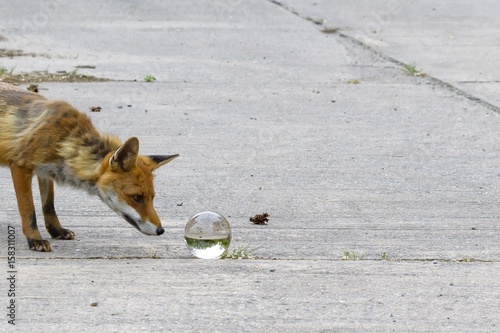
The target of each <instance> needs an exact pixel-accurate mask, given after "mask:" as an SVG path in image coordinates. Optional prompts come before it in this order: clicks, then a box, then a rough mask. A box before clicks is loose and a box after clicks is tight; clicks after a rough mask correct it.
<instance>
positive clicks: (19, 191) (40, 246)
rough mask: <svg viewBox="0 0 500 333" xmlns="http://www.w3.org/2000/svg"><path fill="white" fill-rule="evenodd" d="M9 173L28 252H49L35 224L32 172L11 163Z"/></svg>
mask: <svg viewBox="0 0 500 333" xmlns="http://www.w3.org/2000/svg"><path fill="white" fill-rule="evenodd" d="M10 172H11V174H12V181H13V183H14V189H15V191H16V198H17V206H18V208H19V214H20V215H21V221H22V226H23V228H22V229H23V234H24V235H25V236H26V239H27V240H28V245H29V247H30V250H33V251H41V252H50V250H51V249H50V243H49V242H48V241H46V240H44V239H42V236H41V235H40V231H38V226H37V224H36V214H35V206H34V204H33V193H32V191H31V181H32V178H33V170H31V169H28V168H25V167H20V166H18V165H17V164H15V163H11V164H10Z"/></svg>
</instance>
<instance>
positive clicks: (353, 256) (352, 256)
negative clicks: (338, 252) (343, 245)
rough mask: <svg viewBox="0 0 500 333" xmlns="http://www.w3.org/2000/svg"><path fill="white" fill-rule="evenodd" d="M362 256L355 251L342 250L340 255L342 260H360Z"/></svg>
mask: <svg viewBox="0 0 500 333" xmlns="http://www.w3.org/2000/svg"><path fill="white" fill-rule="evenodd" d="M362 257H363V256H362V255H361V253H358V252H357V251H351V250H347V249H346V250H344V254H343V255H342V260H361V258H362Z"/></svg>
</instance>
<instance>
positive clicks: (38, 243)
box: [28, 238, 51, 252]
mask: <svg viewBox="0 0 500 333" xmlns="http://www.w3.org/2000/svg"><path fill="white" fill-rule="evenodd" d="M28 245H29V247H30V250H32V251H39V252H50V251H51V249H50V243H49V242H48V241H46V240H44V239H31V238H28Z"/></svg>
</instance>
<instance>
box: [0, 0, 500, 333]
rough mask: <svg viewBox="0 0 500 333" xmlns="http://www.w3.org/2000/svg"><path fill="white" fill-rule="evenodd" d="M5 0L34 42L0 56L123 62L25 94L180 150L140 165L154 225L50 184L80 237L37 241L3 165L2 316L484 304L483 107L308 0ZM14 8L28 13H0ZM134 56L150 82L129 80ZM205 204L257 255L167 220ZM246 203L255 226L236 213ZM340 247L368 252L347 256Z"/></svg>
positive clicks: (493, 207)
mask: <svg viewBox="0 0 500 333" xmlns="http://www.w3.org/2000/svg"><path fill="white" fill-rule="evenodd" d="M321 4H322V3H321ZM293 5H294V6H296V5H297V4H296V3H293ZM1 6H2V8H5V13H8V15H5V17H6V19H5V21H4V20H2V22H1V23H0V35H2V36H4V37H5V39H7V40H6V41H5V40H4V41H1V42H0V48H19V49H23V50H24V51H26V52H33V53H36V54H42V55H43V54H48V55H49V56H47V57H46V56H37V57H31V56H30V57H16V58H12V59H7V58H1V59H0V61H1V62H0V65H2V66H6V67H7V68H11V66H14V65H16V69H15V70H16V71H31V70H39V69H47V68H49V70H50V71H55V70H67V71H70V70H72V69H73V68H74V66H77V65H92V66H96V67H95V68H94V69H81V72H82V73H85V74H92V75H96V76H99V77H108V78H111V79H114V80H119V81H113V82H104V83H74V84H67V83H42V84H40V89H42V90H41V93H42V94H44V95H45V96H47V97H49V98H54V99H56V98H57V99H59V98H63V99H66V100H68V101H70V102H71V103H72V104H74V105H75V106H76V107H78V108H79V109H80V110H82V111H86V112H88V113H89V115H90V116H91V117H92V119H93V121H94V123H95V125H96V126H97V127H98V128H99V129H101V130H102V131H105V132H107V131H109V132H113V133H115V134H117V135H119V136H120V137H121V138H123V139H126V138H127V137H128V136H131V135H136V136H138V137H139V139H140V141H141V151H143V152H144V153H180V154H181V157H180V158H179V159H177V160H175V161H174V162H172V163H171V164H169V165H167V166H165V167H163V168H162V169H159V170H158V171H157V177H156V192H157V196H156V199H155V201H156V206H157V210H158V213H159V215H160V217H161V218H162V219H163V221H164V224H165V227H166V230H167V232H166V234H165V235H163V236H161V237H147V236H144V235H142V234H139V233H138V232H137V231H136V230H135V229H133V228H131V227H130V226H129V225H128V224H127V223H126V222H125V221H122V220H121V219H120V218H119V217H117V216H116V214H115V213H113V212H111V211H109V209H108V208H106V207H105V206H104V204H102V203H101V202H100V201H99V200H98V199H96V198H93V197H89V196H88V195H86V194H85V193H81V192H76V191H73V190H71V189H67V188H59V187H58V188H57V193H56V199H57V203H56V208H57V209H58V211H59V216H60V219H61V221H62V223H63V225H65V226H67V227H68V228H70V229H72V230H73V231H75V233H76V234H77V240H75V241H56V240H52V241H51V243H52V247H53V249H54V251H53V252H51V253H35V252H31V251H29V250H28V248H27V245H26V243H25V240H24V239H23V236H22V234H21V231H20V225H19V223H18V222H17V221H18V216H17V207H16V202H15V198H14V193H13V189H12V185H11V180H10V174H9V171H8V170H7V169H5V168H3V169H0V188H1V189H2V191H1V193H2V200H1V201H0V212H1V214H2V215H1V220H2V221H3V222H4V225H5V224H9V225H12V226H15V227H16V239H17V243H16V255H17V258H18V262H17V269H18V272H19V273H18V276H17V277H18V280H17V281H18V284H17V289H18V291H19V294H18V296H16V301H17V302H18V304H19V308H18V312H17V320H18V326H17V328H18V329H19V331H31V330H34V329H44V330H46V331H54V332H55V331H57V332H60V331H74V330H79V331H85V330H87V331H95V330H96V329H98V330H99V331H104V332H130V331H147V332H155V331H158V332H159V331H199V330H200V329H201V328H204V329H209V330H213V331H220V332H233V331H243V332H254V331H258V330H271V329H274V330H276V331H285V330H287V331H296V332H304V331H316V332H322V331H323V332H326V331H335V330H340V331H347V332H359V331H371V332H386V331H388V330H396V331H415V332H417V331H433V332H445V331H455V332H460V331H462V332H469V331H477V332H481V331H484V332H491V331H495V330H496V329H497V328H498V325H500V323H499V317H498V315H497V310H496V309H497V308H498V305H499V304H498V303H499V295H498V292H497V291H496V290H498V282H497V280H498V279H497V278H496V277H497V276H498V273H499V270H500V266H499V264H498V260H499V257H500V246H499V245H498V231H499V227H498V221H499V219H500V209H499V207H500V203H499V201H498V198H499V197H500V173H499V171H498V165H500V154H499V152H500V147H499V142H500V140H499V139H500V132H499V131H498V129H499V128H500V117H499V115H498V114H497V113H495V112H494V111H492V110H491V108H487V107H484V105H482V104H480V103H477V102H476V101H474V100H470V99H468V98H466V97H464V96H462V95H460V94H457V93H456V91H453V90H449V89H447V88H446V87H443V86H442V85H440V84H437V83H436V82H435V81H433V80H431V79H429V78H421V77H411V76H408V75H406V74H405V73H404V72H403V71H402V70H401V68H400V66H399V65H397V64H395V63H394V62H391V61H387V59H385V58H384V57H381V56H380V55H377V54H376V53H374V52H372V51H371V50H368V49H366V48H363V47H360V46H359V45H356V44H353V43H351V42H349V41H346V39H345V38H341V37H339V36H338V35H336V34H324V33H321V32H320V31H318V27H317V26H316V25H315V24H313V23H311V22H310V21H308V20H305V19H304V18H303V17H306V16H307V15H310V16H312V15H313V14H312V13H314V12H313V11H314V10H316V9H315V8H316V7H314V6H313V5H312V4H311V6H304V7H299V6H297V8H298V10H304V13H309V11H310V13H311V14H304V15H302V14H301V15H294V14H292V13H291V12H290V10H287V9H285V8H284V7H283V6H278V5H276V4H275V3H273V2H269V1H259V2H250V3H247V2H241V1H236V2H231V1H217V2H211V3H205V2H202V1H200V2H196V3H194V4H189V5H186V4H185V2H182V1H177V2H168V3H164V2H160V1H150V2H143V3H141V4H135V3H124V2H111V3H106V4H102V3H101V2H98V1H89V2H86V3H85V5H83V4H80V5H75V4H69V3H66V2H62V1H57V2H47V3H37V4H36V5H32V6H35V8H34V9H37V10H36V11H34V13H35V14H32V12H27V11H26V12H24V9H22V8H24V7H23V6H22V3H21V2H19V3H16V4H15V5H14V4H11V3H7V2H5V3H1ZM32 9H33V8H32ZM324 12H325V13H328V11H324ZM37 13H39V14H37ZM34 15H44V16H43V17H46V18H47V19H43V18H42V16H40V18H39V23H36V22H38V21H37V20H36V18H35V16H34ZM37 17H38V16H37ZM26 20H28V21H30V20H31V22H35V23H34V26H35V27H36V29H30V28H28V26H23V25H22V26H20V27H19V26H18V25H15V24H14V22H16V21H17V22H24V21H26ZM329 22H330V21H329ZM23 27H24V28H23ZM419 63H420V62H417V64H419ZM424 69H425V70H426V71H427V69H426V68H424ZM79 71H80V70H79ZM147 74H154V75H155V77H156V78H157V81H156V82H154V83H145V82H143V78H144V76H145V75H147ZM134 80H136V81H134ZM96 105H98V106H101V108H102V111H101V112H100V113H91V112H89V107H91V106H96ZM38 201H39V200H38V199H36V202H37V204H38ZM203 210H214V211H218V212H220V213H221V214H223V215H225V216H226V217H227V218H228V220H229V221H230V223H231V225H232V227H233V234H234V242H233V243H234V245H236V246H237V245H247V244H250V247H251V248H254V249H255V250H254V254H255V255H257V256H259V257H260V258H261V259H257V260H227V261H203V260H195V259H192V258H191V257H190V255H189V252H188V251H187V250H186V249H185V247H184V243H183V228H184V225H185V223H186V222H187V220H188V218H189V217H190V216H191V215H194V214H195V213H197V212H199V211H203ZM262 212H268V213H269V214H270V215H271V219H270V223H269V225H267V226H257V225H252V224H251V223H249V221H248V218H249V217H250V216H253V215H255V214H257V213H262ZM1 230H2V231H1V237H2V238H3V239H5V238H6V236H7V230H6V229H5V228H2V229H1ZM45 235H47V234H46V233H45ZM345 250H348V251H350V252H351V253H352V252H353V251H356V252H357V253H358V254H360V255H362V259H364V260H359V261H343V260H342V256H343V254H344V251H345ZM382 253H385V254H386V255H388V256H389V259H391V260H389V261H384V260H382V259H383V257H382ZM1 255H2V260H4V261H6V256H5V253H2V254H1ZM153 258H156V259H153ZM468 261H473V262H468ZM5 274H7V273H5ZM92 281H93V282H92ZM2 285H3V284H2ZM54 286H57V288H54ZM2 288H7V285H5V287H2ZM2 297H3V298H2V304H4V303H5V304H7V302H8V301H9V299H8V298H7V297H5V296H2ZM92 303H97V306H91V304H92ZM1 325H2V326H0V327H2V329H5V330H7V329H11V328H12V327H11V326H9V325H8V324H7V322H6V321H4V322H2V323H1Z"/></svg>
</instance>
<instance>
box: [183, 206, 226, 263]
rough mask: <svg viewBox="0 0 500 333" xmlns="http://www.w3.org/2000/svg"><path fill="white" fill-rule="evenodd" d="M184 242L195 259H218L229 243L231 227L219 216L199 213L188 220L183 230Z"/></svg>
mask: <svg viewBox="0 0 500 333" xmlns="http://www.w3.org/2000/svg"><path fill="white" fill-rule="evenodd" d="M184 240H185V242H186V246H187V248H188V249H189V251H191V253H192V254H193V255H194V256H195V257H198V258H200V259H218V258H220V257H221V256H222V255H223V254H224V253H225V252H226V251H227V249H228V248H229V243H231V226H230V225H229V223H228V222H227V220H226V219H225V218H224V217H223V216H222V215H220V214H217V213H214V212H201V213H198V214H196V215H194V216H193V217H191V218H190V219H189V221H188V223H187V224H186V227H185V228H184Z"/></svg>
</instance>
